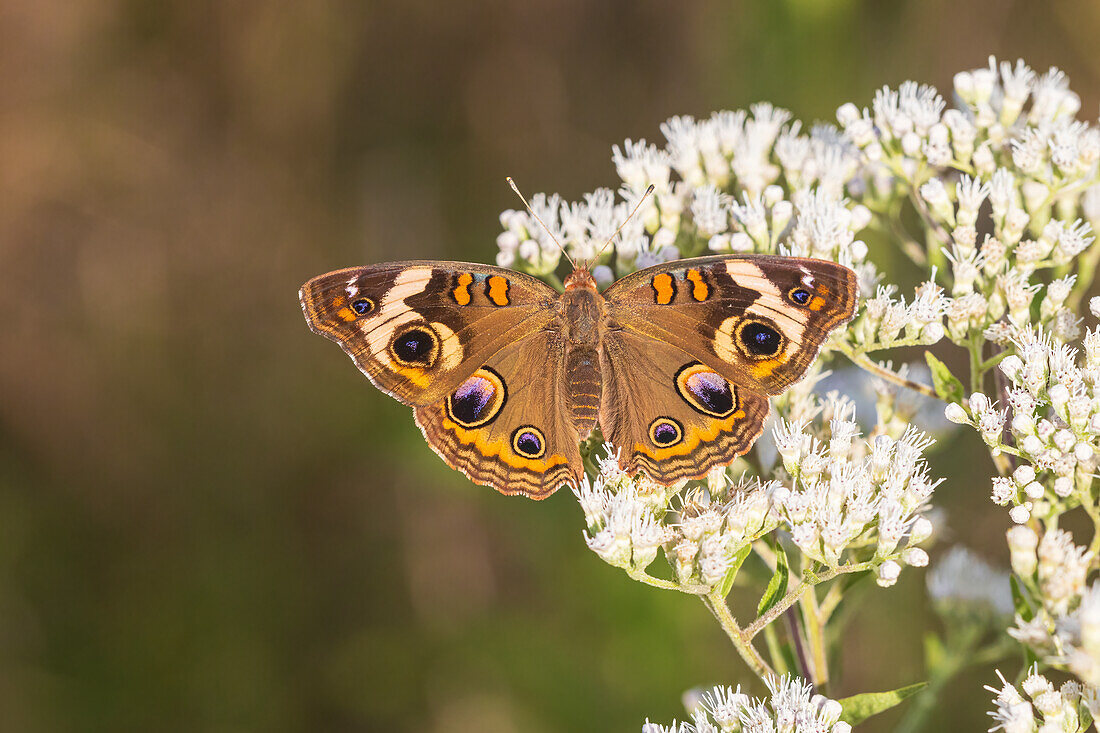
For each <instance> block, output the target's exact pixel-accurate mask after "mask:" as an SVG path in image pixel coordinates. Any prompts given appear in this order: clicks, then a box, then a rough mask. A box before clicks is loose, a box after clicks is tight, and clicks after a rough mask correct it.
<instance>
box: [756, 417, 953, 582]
mask: <svg viewBox="0 0 1100 733" xmlns="http://www.w3.org/2000/svg"><path fill="white" fill-rule="evenodd" d="M820 410H821V414H822V418H821V420H820V421H819V422H818V423H817V427H812V426H811V425H812V424H811V423H809V422H807V421H804V420H803V421H792V420H783V421H781V422H780V423H779V424H778V425H777V426H776V428H775V445H776V448H777V450H778V452H779V455H780V457H781V460H782V467H783V471H784V472H785V473H786V475H787V476H789V477H790V479H791V482H790V487H787V486H781V487H779V488H777V489H776V490H775V491H774V492H773V501H774V504H775V512H776V514H777V516H778V518H779V519H780V521H781V522H782V524H783V526H784V527H785V528H787V529H789V531H790V533H791V538H792V540H793V541H794V543H795V544H796V545H797V546H798V548H799V549H800V550H801V551H802V553H803V554H804V555H806V556H807V557H808V558H810V559H812V560H814V561H816V562H819V563H822V564H824V565H825V566H827V567H836V566H837V564H838V563H839V562H840V560H841V557H842V555H843V553H844V552H845V551H846V550H850V551H851V552H850V555H852V559H856V560H857V561H862V560H868V559H873V560H874V561H875V562H876V563H878V582H879V584H880V585H883V586H889V585H892V584H893V583H894V582H896V580H897V577H898V574H899V573H900V572H901V567H902V565H912V566H916V567H923V566H924V565H927V564H928V554H927V553H926V552H925V551H924V550H923V549H921V548H920V547H918V545H919V544H920V543H921V542H923V541H925V540H926V539H928V537H929V536H930V535H931V534H932V523H931V522H930V521H929V520H928V519H927V518H925V517H923V516H921V512H922V511H924V510H925V509H927V507H928V501H929V499H930V497H931V496H932V492H933V491H934V489H935V487H936V485H937V484H938V483H939V481H933V480H932V479H931V478H930V476H929V471H928V465H927V462H926V461H925V460H924V458H923V456H922V454H923V452H924V451H925V450H927V448H928V447H929V446H930V445H931V444H932V442H933V441H932V440H931V439H930V438H928V437H927V436H925V435H924V434H923V433H921V432H920V431H919V430H916V429H909V430H906V431H905V432H904V433H903V434H902V435H901V436H900V437H898V438H896V439H895V438H893V437H891V436H890V435H888V434H886V433H881V434H878V435H875V436H874V437H873V438H871V439H870V440H863V439H861V438H860V427H859V424H858V423H857V422H856V421H855V420H854V419H853V414H854V406H853V405H852V403H851V402H849V401H847V400H845V399H842V398H838V397H836V396H835V395H830V397H829V398H828V399H826V400H825V401H824V403H822V404H821V406H820ZM801 411H802V412H803V414H805V412H806V408H804V407H803V408H802V410H801Z"/></svg>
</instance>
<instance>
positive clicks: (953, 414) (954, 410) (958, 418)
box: [943, 402, 970, 425]
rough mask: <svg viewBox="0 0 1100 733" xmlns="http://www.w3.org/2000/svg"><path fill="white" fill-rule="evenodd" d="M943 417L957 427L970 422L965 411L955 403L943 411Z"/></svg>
mask: <svg viewBox="0 0 1100 733" xmlns="http://www.w3.org/2000/svg"><path fill="white" fill-rule="evenodd" d="M943 415H944V417H946V418H947V419H948V420H950V421H951V422H953V423H955V424H957V425H965V424H967V423H968V422H970V418H969V417H967V414H966V410H964V409H963V406H962V405H960V404H958V403H956V402H952V403H950V404H949V405H947V407H945V408H944V409H943Z"/></svg>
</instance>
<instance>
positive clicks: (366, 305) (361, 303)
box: [351, 298, 374, 316]
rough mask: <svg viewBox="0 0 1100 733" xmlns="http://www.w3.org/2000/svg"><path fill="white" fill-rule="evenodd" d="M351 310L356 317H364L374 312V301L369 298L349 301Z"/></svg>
mask: <svg viewBox="0 0 1100 733" xmlns="http://www.w3.org/2000/svg"><path fill="white" fill-rule="evenodd" d="M351 309H352V310H353V311H355V313H356V315H360V316H365V315H367V314H368V313H370V312H371V311H372V310H374V301H373V300H371V299H370V298H356V299H355V300H353V301H351Z"/></svg>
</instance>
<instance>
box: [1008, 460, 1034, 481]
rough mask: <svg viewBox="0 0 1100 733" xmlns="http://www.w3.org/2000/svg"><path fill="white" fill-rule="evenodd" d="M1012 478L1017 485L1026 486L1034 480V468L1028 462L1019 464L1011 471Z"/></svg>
mask: <svg viewBox="0 0 1100 733" xmlns="http://www.w3.org/2000/svg"><path fill="white" fill-rule="evenodd" d="M1012 480H1013V481H1015V482H1016V485H1017V486H1026V485H1027V484H1030V483H1031V482H1032V481H1034V480H1035V469H1034V468H1033V467H1032V466H1031V464H1030V463H1024V464H1021V465H1020V466H1017V467H1016V470H1015V471H1013V472H1012Z"/></svg>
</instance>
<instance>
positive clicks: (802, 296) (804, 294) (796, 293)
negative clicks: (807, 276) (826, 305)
mask: <svg viewBox="0 0 1100 733" xmlns="http://www.w3.org/2000/svg"><path fill="white" fill-rule="evenodd" d="M790 296H791V300H793V301H794V302H795V303H798V304H799V305H806V304H807V303H809V302H810V293H809V291H807V290H803V289H802V288H795V289H794V290H792V291H791V292H790Z"/></svg>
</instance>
